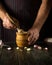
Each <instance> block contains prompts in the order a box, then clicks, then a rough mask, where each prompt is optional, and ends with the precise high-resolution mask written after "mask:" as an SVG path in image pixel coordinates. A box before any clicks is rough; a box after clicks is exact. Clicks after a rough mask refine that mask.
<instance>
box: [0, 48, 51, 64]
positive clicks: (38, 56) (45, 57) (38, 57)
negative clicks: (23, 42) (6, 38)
mask: <svg viewBox="0 0 52 65" xmlns="http://www.w3.org/2000/svg"><path fill="white" fill-rule="evenodd" d="M0 65H52V55H51V53H50V52H49V50H48V51H46V50H38V49H35V48H34V47H31V51H27V50H25V49H23V50H21V49H18V50H17V49H16V47H14V48H12V49H11V50H7V47H3V48H0Z"/></svg>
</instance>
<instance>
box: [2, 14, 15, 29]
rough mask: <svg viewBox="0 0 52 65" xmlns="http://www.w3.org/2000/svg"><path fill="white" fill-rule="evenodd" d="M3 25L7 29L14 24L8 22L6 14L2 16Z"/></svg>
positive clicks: (11, 27)
mask: <svg viewBox="0 0 52 65" xmlns="http://www.w3.org/2000/svg"><path fill="white" fill-rule="evenodd" d="M3 26H4V27H5V28H7V29H13V28H15V26H14V25H13V24H12V23H11V22H10V20H9V18H8V17H7V15H5V16H4V17H3Z"/></svg>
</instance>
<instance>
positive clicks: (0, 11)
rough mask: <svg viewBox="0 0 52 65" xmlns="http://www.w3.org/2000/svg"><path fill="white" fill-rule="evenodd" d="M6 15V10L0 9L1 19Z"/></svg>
mask: <svg viewBox="0 0 52 65" xmlns="http://www.w3.org/2000/svg"><path fill="white" fill-rule="evenodd" d="M5 15H6V12H4V11H3V10H1V9H0V18H1V19H2V20H3V19H4V17H5Z"/></svg>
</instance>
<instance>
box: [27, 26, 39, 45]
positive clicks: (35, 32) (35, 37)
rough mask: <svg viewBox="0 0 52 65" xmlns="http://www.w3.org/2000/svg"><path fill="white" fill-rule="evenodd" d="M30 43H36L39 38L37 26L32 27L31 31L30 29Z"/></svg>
mask: <svg viewBox="0 0 52 65" xmlns="http://www.w3.org/2000/svg"><path fill="white" fill-rule="evenodd" d="M28 34H29V36H28V44H29V45H31V44H34V43H35V42H36V41H37V40H38V38H39V30H38V29H37V28H33V27H32V28H31V29H30V30H29V31H28Z"/></svg>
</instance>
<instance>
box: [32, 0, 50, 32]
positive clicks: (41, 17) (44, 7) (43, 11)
mask: <svg viewBox="0 0 52 65" xmlns="http://www.w3.org/2000/svg"><path fill="white" fill-rule="evenodd" d="M50 9H51V8H50V7H49V5H48V3H47V2H46V0H45V1H44V2H42V4H41V6H40V9H39V11H38V14H37V18H36V20H35V22H34V25H33V27H36V28H37V29H38V30H39V31H40V30H41V28H42V26H43V24H44V22H45V20H46V19H47V17H48V14H49V12H50Z"/></svg>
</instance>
